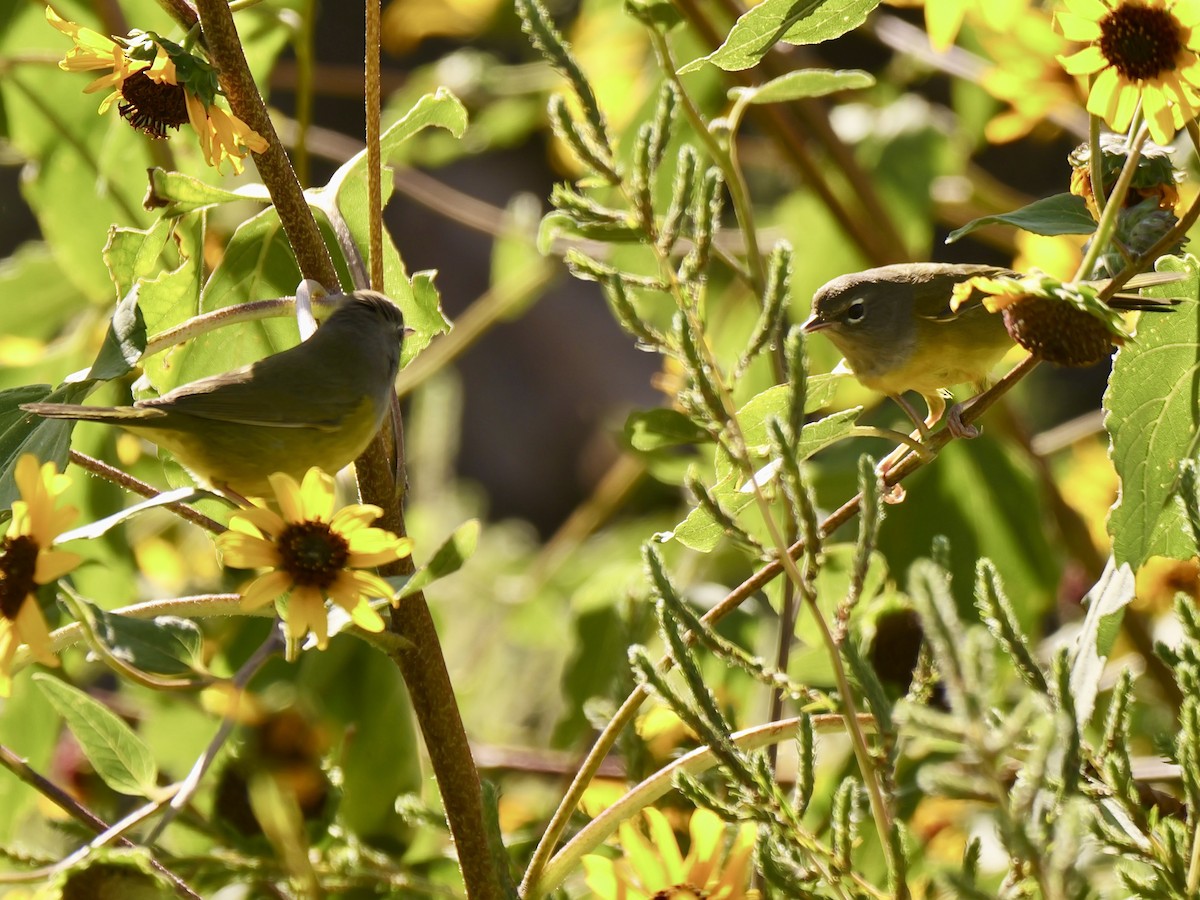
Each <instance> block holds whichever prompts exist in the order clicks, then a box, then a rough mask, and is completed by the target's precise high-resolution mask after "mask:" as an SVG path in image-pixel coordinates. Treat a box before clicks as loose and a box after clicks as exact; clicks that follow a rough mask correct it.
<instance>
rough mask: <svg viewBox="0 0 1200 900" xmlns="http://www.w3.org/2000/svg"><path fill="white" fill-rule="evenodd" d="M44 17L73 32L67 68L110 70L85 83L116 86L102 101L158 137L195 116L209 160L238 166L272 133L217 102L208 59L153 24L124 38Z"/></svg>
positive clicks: (260, 149) (217, 91)
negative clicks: (162, 33) (157, 31)
mask: <svg viewBox="0 0 1200 900" xmlns="http://www.w3.org/2000/svg"><path fill="white" fill-rule="evenodd" d="M46 20H47V21H48V22H49V23H50V24H51V25H52V26H53V27H54V28H56V29H57V30H59V31H60V32H62V33H63V34H65V35H66V36H67V37H69V38H71V40H72V41H73V42H74V44H75V46H74V47H73V48H72V49H70V50H68V51H67V55H66V57H65V58H64V59H63V60H62V62H60V63H59V67H60V68H62V69H65V70H66V71H72V72H75V71H105V74H103V75H101V76H100V77H99V78H97V79H96V80H95V81H93V82H92V83H91V84H89V85H88V86H87V87H86V88H84V91H85V92H86V93H91V92H92V91H98V90H101V89H102V88H112V93H111V94H109V95H108V96H107V97H105V99H104V100H103V101H102V102H101V104H100V110H99V111H100V112H101V113H104V112H107V111H108V108H109V107H110V106H111V105H112V104H113V102H114V101H117V100H119V101H120V102H119V103H118V104H117V109H118V110H119V112H120V113H121V116H122V117H123V118H125V119H126V120H127V121H128V122H129V124H130V125H132V126H133V127H134V128H136V129H138V130H139V131H141V132H143V133H145V134H148V135H150V136H151V137H155V138H165V137H166V136H167V129H168V128H174V129H176V130H178V129H179V127H180V126H181V125H184V124H188V123H190V124H191V126H192V127H193V128H194V129H195V130H196V135H197V137H198V138H199V141H200V149H201V151H202V152H203V153H204V159H205V161H206V162H207V163H208V164H209V165H210V166H213V167H214V168H216V169H218V170H220V169H221V167H222V165H223V164H224V163H225V161H226V160H228V161H229V163H230V165H231V166H232V168H233V171H234V172H235V173H238V174H240V173H241V171H242V169H243V164H242V159H243V158H244V157H245V156H246V154H247V153H249V152H254V153H262V152H263V151H265V150H266V149H267V147H268V146H269V145H268V143H267V141H266V139H265V138H263V136H262V135H260V134H259V133H258V132H256V131H254V130H253V129H252V128H250V127H249V126H248V125H247V124H246V123H245V122H243V121H242V120H241V119H239V118H238V117H237V116H235V115H234V114H233V113H231V112H227V111H226V110H225V109H224V108H223V107H221V106H220V105H218V103H217V98H218V96H220V86H219V84H218V81H217V75H216V72H215V70H214V69H213V67H212V66H211V65H210V64H209V63H208V61H207V60H205V59H203V58H202V57H200V56H197V55H196V54H195V53H192V52H191V51H190V50H188V49H187V48H186V47H183V46H180V45H179V44H176V43H174V42H172V41H169V40H167V39H165V38H163V37H161V36H160V35H158V34H155V33H154V32H152V31H131V32H130V33H129V35H128V36H127V37H124V38H107V37H105V36H104V35H102V34H100V33H98V32H95V31H92V30H91V29H90V28H85V27H83V26H81V25H78V24H76V23H75V22H68V21H67V20H65V19H63V18H61V17H59V16H58V15H57V14H56V13H55V12H54V11H53V10H52V9H50V8H49V7H47V8H46Z"/></svg>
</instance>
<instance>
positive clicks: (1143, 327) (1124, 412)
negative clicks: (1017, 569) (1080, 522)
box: [1104, 254, 1200, 569]
mask: <svg viewBox="0 0 1200 900" xmlns="http://www.w3.org/2000/svg"><path fill="white" fill-rule="evenodd" d="M1198 266H1200V263H1198V261H1197V259H1196V257H1195V256H1193V255H1191V254H1188V256H1187V257H1186V258H1185V259H1182V260H1180V259H1174V258H1170V257H1168V258H1166V259H1163V260H1161V261H1160V263H1159V269H1160V270H1161V271H1167V272H1186V273H1187V274H1188V276H1189V277H1188V278H1187V279H1186V280H1184V281H1179V282H1175V283H1173V284H1169V285H1160V286H1157V287H1149V288H1145V289H1144V290H1143V293H1144V294H1145V295H1146V296H1150V297H1187V298H1191V299H1190V300H1187V301H1185V302H1184V303H1182V304H1180V305H1179V306H1178V307H1176V308H1175V311H1174V312H1172V313H1169V314H1162V315H1142V316H1141V317H1140V318H1139V320H1138V326H1137V334H1136V336H1135V338H1134V339H1133V340H1132V341H1130V342H1128V343H1126V344H1125V346H1123V347H1122V348H1121V349H1120V351H1118V353H1117V356H1116V360H1115V361H1114V363H1113V372H1112V377H1111V379H1110V380H1109V385H1108V390H1107V391H1106V392H1105V394H1104V408H1105V410H1106V411H1107V413H1108V415H1107V417H1106V419H1105V427H1106V428H1107V429H1108V433H1109V436H1110V438H1111V441H1112V448H1111V456H1112V461H1113V466H1114V467H1115V468H1116V470H1117V477H1118V478H1119V479H1120V481H1121V493H1120V498H1119V499H1118V501H1117V504H1116V505H1115V506H1114V507H1113V510H1112V514H1111V515H1110V516H1109V519H1108V532H1109V534H1111V535H1112V539H1113V554H1114V556H1115V557H1116V561H1117V563H1128V564H1129V565H1131V566H1132V567H1133V568H1135V569H1136V568H1138V567H1139V566H1140V565H1141V564H1142V563H1143V562H1144V561H1145V560H1146V558H1147V557H1149V556H1152V555H1155V554H1157V555H1160V556H1169V557H1171V558H1173V559H1190V558H1191V557H1193V556H1195V555H1196V544H1195V537H1194V536H1193V535H1192V534H1191V533H1190V528H1189V527H1188V520H1187V515H1186V513H1185V511H1184V508H1183V504H1182V502H1181V500H1180V498H1179V497H1178V495H1177V488H1178V484H1179V463H1180V461H1181V460H1184V459H1191V458H1195V457H1196V454H1197V441H1198V440H1200V403H1197V400H1196V397H1197V394H1198V393H1200V302H1198V301H1200V277H1198V276H1197V268H1198Z"/></svg>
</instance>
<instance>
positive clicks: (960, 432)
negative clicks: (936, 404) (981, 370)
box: [946, 381, 989, 440]
mask: <svg viewBox="0 0 1200 900" xmlns="http://www.w3.org/2000/svg"><path fill="white" fill-rule="evenodd" d="M988 387H989V385H988V383H987V382H986V381H981V382H978V383H977V384H976V385H975V394H976V396H978V395H979V394H982V393H983V392H984V391H986V390H987V389H988ZM974 399H975V398H974V397H972V398H970V400H964V401H963V402H962V403H955V404H954V405H953V406H952V407H950V409H949V411H947V413H946V430H947V431H949V432H950V433H951V434H952V435H954V436H955V437H956V438H966V439H967V440H972V439H973V438H977V437H979V434H980V431H979V429H978V428H976V427H975V426H974V425H968V424H966V423H965V422H963V420H962V414H963V411H964V410H965V409H966V408H967V404H968V403H970V402H971V400H974Z"/></svg>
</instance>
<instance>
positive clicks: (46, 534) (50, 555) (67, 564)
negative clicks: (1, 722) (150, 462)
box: [0, 453, 80, 697]
mask: <svg viewBox="0 0 1200 900" xmlns="http://www.w3.org/2000/svg"><path fill="white" fill-rule="evenodd" d="M13 475H14V480H15V481H16V484H17V489H18V490H19V491H20V493H21V499H20V500H17V501H15V502H14V503H13V505H12V519H11V520H10V521H9V523H8V530H7V532H6V533H5V536H4V538H3V540H0V697H7V696H8V695H9V692H10V691H11V690H12V665H13V659H14V658H15V657H16V655H17V646H18V645H19V644H21V643H25V644H28V645H29V652H30V654H31V655H32V656H33V658H34V659H36V660H37V661H38V662H40V663H42V664H43V665H47V666H56V665H58V659H57V658H56V657H55V656H54V652H53V651H52V650H51V649H50V632H49V629H47V627H46V619H45V618H44V617H43V616H42V609H41V607H40V606H39V605H38V601H37V596H36V594H37V589H38V586H39V585H43V584H50V583H51V582H53V581H56V580H57V579H59V578H61V577H62V576H64V575H66V574H67V573H68V572H69V571H71V570H72V569H73V568H75V567H76V566H77V565H79V560H80V557H79V556H77V555H76V554H74V553H68V552H67V551H65V550H53V549H51V546H52V545H53V543H54V539H55V538H56V537H58V535H59V534H61V533H62V531H63V529H65V528H66V527H67V526H68V525H70V524H71V522H73V521H74V520H75V517H76V516H77V515H79V510H77V509H75V508H74V507H73V506H63V507H59V506H57V505H56V499H57V497H58V495H59V494H61V493H62V492H63V491H65V490H66V489H67V486H68V485H69V484H70V479H69V478H67V476H66V475H60V474H58V470H57V469H56V468H55V466H54V463H46V464H45V465H43V466H40V467H39V466H38V461H37V457H35V456H33V454H30V453H26V454H24V455H22V456H21V458H20V459H18V460H17V466H16V470H15V471H14V473H13Z"/></svg>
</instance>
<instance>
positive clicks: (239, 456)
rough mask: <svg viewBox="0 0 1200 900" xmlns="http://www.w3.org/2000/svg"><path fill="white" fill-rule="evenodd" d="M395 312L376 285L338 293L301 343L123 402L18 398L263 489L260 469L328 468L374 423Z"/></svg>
mask: <svg viewBox="0 0 1200 900" xmlns="http://www.w3.org/2000/svg"><path fill="white" fill-rule="evenodd" d="M405 331H406V329H405V327H404V319H403V317H402V316H401V314H400V310H399V309H398V308H397V307H396V305H395V304H394V303H393V302H392V301H391V300H389V299H388V298H387V297H385V296H383V295H382V294H379V293H376V292H375V291H355V292H354V293H352V294H349V295H347V296H346V299H345V301H344V302H343V303H342V305H340V306H338V307H337V308H336V309H335V310H334V311H333V313H332V314H331V315H330V316H329V319H328V320H327V321H326V322H325V323H324V324H323V325H322V326H321V327H320V328H318V329H317V331H316V332H315V333H314V334H313V335H312V336H311V337H310V338H309V339H308V340H306V341H304V342H302V343H300V344H297V345H296V346H295V347H292V348H291V349H289V350H285V351H283V352H282V353H277V354H274V355H272V356H268V357H266V358H264V359H260V360H259V361H258V362H255V363H251V364H250V365H248V366H243V367H242V368H240V369H235V370H234V371H232V372H225V373H223V374H221V375H213V376H211V377H208V378H202V379H200V380H198V381H194V382H192V383H190V384H185V385H180V386H179V387H177V388H175V389H174V390H172V391H169V392H168V393H166V394H163V395H162V396H161V397H156V398H154V399H150V400H139V401H137V402H136V403H134V404H133V405H132V406H116V407H102V406H82V405H76V404H66V403H27V404H24V405H22V407H21V408H22V409H24V410H26V411H28V412H32V413H36V414H37V415H39V416H45V417H47V418H55V419H76V420H79V421H87V422H107V423H110V424H113V425H120V426H121V427H122V428H125V429H128V430H129V431H131V432H133V433H134V434H138V435H142V436H144V437H146V438H148V439H149V440H151V441H153V442H154V443H155V444H158V445H159V446H160V447H162V448H164V449H166V450H169V451H170V452H171V453H173V454H174V455H175V457H176V459H178V460H179V462H180V463H181V464H182V465H183V466H184V467H185V468H186V469H188V470H189V471H190V472H191V473H192V474H193V475H195V476H196V477H197V479H198V480H199V481H201V482H202V483H204V484H206V485H208V486H211V487H216V488H223V487H224V488H229V489H231V490H233V491H236V492H237V493H239V494H242V495H243V496H266V495H268V493H269V483H268V481H267V476H269V475H270V474H271V473H272V472H284V473H287V474H288V475H291V476H292V477H293V478H295V479H296V480H297V481H299V480H300V479H301V478H302V477H303V475H304V473H305V472H306V471H307V470H308V469H309V468H311V467H312V466H319V467H320V468H322V469H324V470H325V471H327V472H335V471H337V470H338V469H340V468H342V466H344V465H346V464H347V463H349V462H350V461H351V460H353V459H354V458H355V457H357V456H358V455H359V454H360V453H362V451H363V450H365V449H366V447H367V445H368V444H369V443H370V442H371V439H372V437H374V435H375V434H376V432H378V431H379V428H380V426H381V424H382V423H383V419H384V416H385V415H386V414H387V412H388V409H389V407H390V404H391V392H392V386H393V384H394V382H395V380H396V373H397V371H398V370H399V367H400V343H401V341H402V339H403V337H404V334H405Z"/></svg>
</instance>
